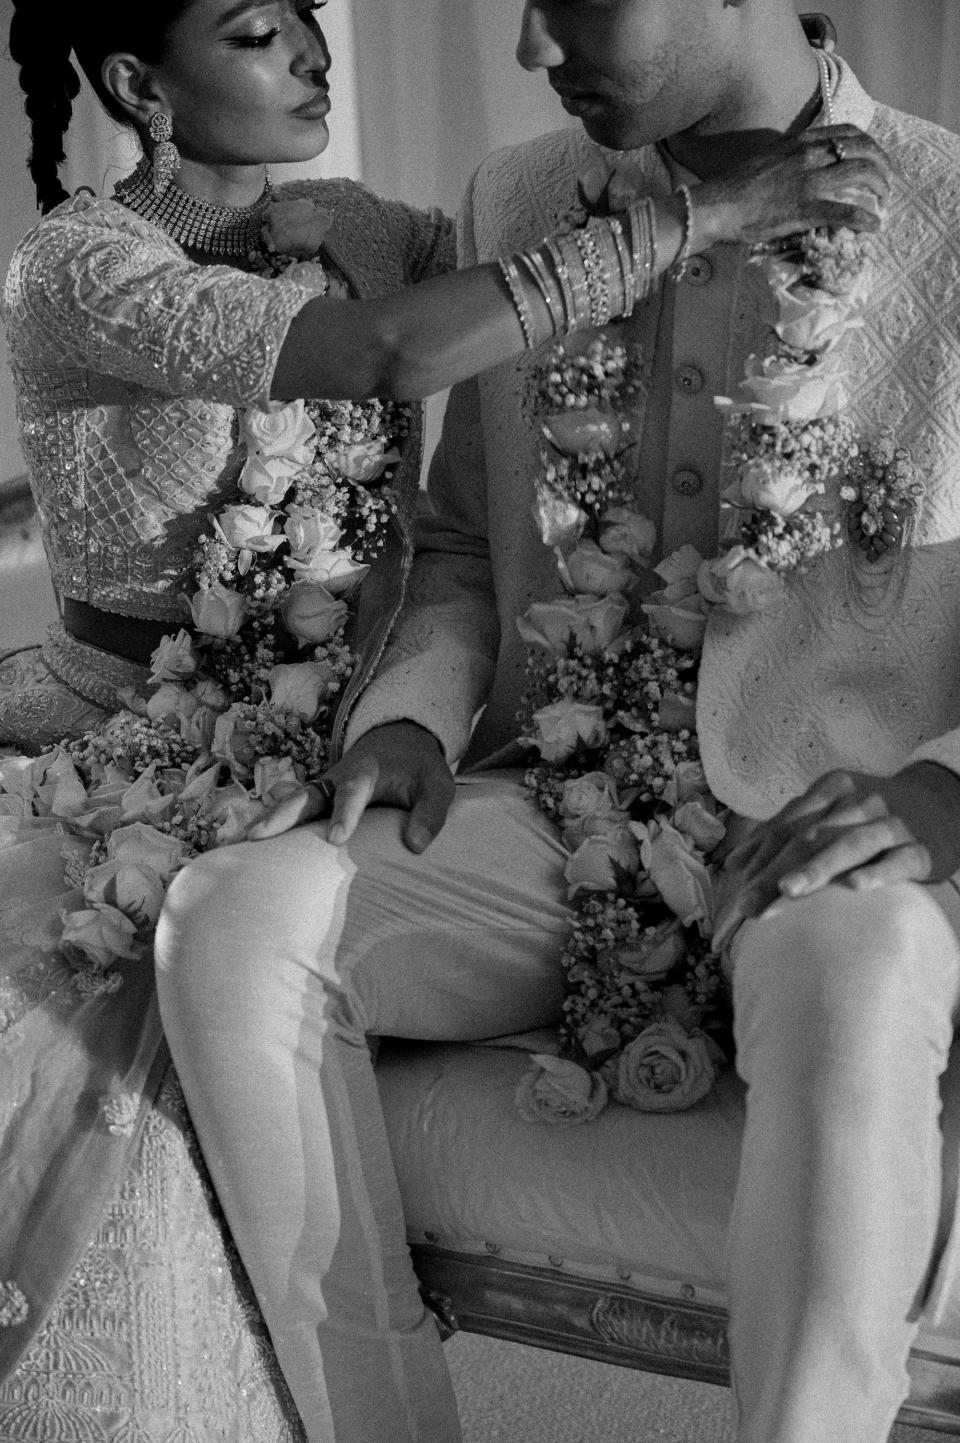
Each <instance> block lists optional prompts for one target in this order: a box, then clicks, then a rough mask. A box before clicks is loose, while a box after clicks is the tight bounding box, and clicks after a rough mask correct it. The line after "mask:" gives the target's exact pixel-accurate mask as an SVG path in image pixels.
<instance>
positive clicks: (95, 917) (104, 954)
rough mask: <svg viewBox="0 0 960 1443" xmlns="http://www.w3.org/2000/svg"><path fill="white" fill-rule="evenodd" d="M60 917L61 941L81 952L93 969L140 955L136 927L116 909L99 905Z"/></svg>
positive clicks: (140, 947)
mask: <svg viewBox="0 0 960 1443" xmlns="http://www.w3.org/2000/svg"><path fill="white" fill-rule="evenodd" d="M61 915H62V917H63V932H62V934H61V938H62V941H63V942H64V943H65V944H66V945H68V946H70V947H75V948H76V949H77V951H79V952H82V953H83V955H84V957H86V958H87V960H88V961H89V962H92V963H93V965H94V966H95V967H110V966H111V965H112V964H113V963H114V962H117V961H119V960H120V959H127V960H133V959H135V958H138V957H142V956H143V945H142V944H141V943H140V942H139V941H138V940H137V927H136V924H135V923H134V922H131V920H130V918H129V917H125V916H124V914H123V913H122V912H120V911H118V910H117V908H116V907H110V906H107V905H106V904H100V905H98V906H96V907H89V908H83V909H81V910H80V911H77V912H64V913H62V914H61Z"/></svg>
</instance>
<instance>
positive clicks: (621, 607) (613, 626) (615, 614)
mask: <svg viewBox="0 0 960 1443" xmlns="http://www.w3.org/2000/svg"><path fill="white" fill-rule="evenodd" d="M628 610H629V608H628V605H627V602H626V600H625V599H624V598H623V597H622V596H619V595H617V594H614V595H612V596H601V597H595V596H562V597H559V598H558V599H557V600H556V601H539V602H535V603H534V605H533V606H531V607H530V608H529V610H528V611H527V612H526V614H525V615H524V616H521V617H519V618H518V620H517V629H518V630H519V632H520V635H521V636H522V637H523V639H524V641H526V642H527V643H528V644H529V645H530V646H539V647H542V648H543V649H544V650H545V651H549V652H550V653H552V655H554V656H562V655H563V653H564V652H565V651H566V649H567V645H568V642H569V640H570V638H571V637H573V638H574V639H575V640H576V641H577V642H579V644H580V646H581V647H582V648H583V650H584V651H585V652H586V653H587V654H588V655H592V654H594V653H595V652H598V651H603V649H604V648H605V647H607V646H609V645H610V643H611V642H612V641H613V640H614V639H615V637H617V636H618V635H619V634H620V631H621V630H622V628H623V624H624V621H625V620H626V617H627V612H628Z"/></svg>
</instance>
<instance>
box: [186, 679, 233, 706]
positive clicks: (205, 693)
mask: <svg viewBox="0 0 960 1443" xmlns="http://www.w3.org/2000/svg"><path fill="white" fill-rule="evenodd" d="M193 694H194V696H195V697H196V698H197V701H198V702H199V703H200V705H201V706H208V707H209V708H210V709H211V711H226V709H227V707H228V706H229V705H230V698H229V696H228V695H227V693H226V691H225V690H224V688H223V687H222V686H221V685H220V683H219V682H218V681H214V680H213V678H212V677H209V676H202V677H199V678H198V679H197V683H196V686H195V687H194V691H193Z"/></svg>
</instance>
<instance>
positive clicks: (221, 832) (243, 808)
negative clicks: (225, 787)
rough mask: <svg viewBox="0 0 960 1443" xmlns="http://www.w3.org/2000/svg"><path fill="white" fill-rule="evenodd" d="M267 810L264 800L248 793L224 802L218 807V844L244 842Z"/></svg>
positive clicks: (216, 829) (220, 845) (216, 828)
mask: <svg viewBox="0 0 960 1443" xmlns="http://www.w3.org/2000/svg"><path fill="white" fill-rule="evenodd" d="M266 810H267V808H266V805H265V803H264V802H261V801H260V800H259V799H258V798H256V797H250V796H247V795H246V793H244V795H243V796H242V797H234V798H231V800H230V801H228V802H224V803H223V805H222V806H220V807H218V808H217V812H216V817H215V821H214V827H215V832H216V845H217V846H218V847H226V846H230V845H231V844H232V843H233V842H242V841H243V840H244V839H245V838H246V835H247V832H248V831H249V829H250V828H251V827H252V826H253V824H254V822H259V820H260V818H261V817H262V816H264V814H265V813H266Z"/></svg>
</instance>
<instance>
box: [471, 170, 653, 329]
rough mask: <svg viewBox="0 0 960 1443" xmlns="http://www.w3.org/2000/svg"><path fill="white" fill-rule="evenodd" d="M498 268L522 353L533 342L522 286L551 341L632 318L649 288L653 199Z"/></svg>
mask: <svg viewBox="0 0 960 1443" xmlns="http://www.w3.org/2000/svg"><path fill="white" fill-rule="evenodd" d="M499 265H500V270H501V273H502V275H503V277H504V280H505V281H506V283H507V288H508V290H509V292H510V296H511V299H512V301H513V305H514V309H515V310H516V313H517V316H518V318H519V321H520V325H521V328H522V330H523V334H524V338H525V340H526V342H527V346H528V348H530V349H532V348H533V347H534V346H535V345H536V339H535V336H534V325H533V318H532V309H531V305H530V294H529V291H528V290H527V287H528V286H533V287H534V289H535V291H536V293H537V294H538V295H539V297H540V299H541V300H542V302H543V305H544V309H545V310H546V312H547V314H548V315H549V317H550V321H551V326H552V332H553V336H558V335H566V334H568V333H569V332H571V331H583V330H598V329H600V328H601V327H603V326H605V325H607V324H608V323H609V322H610V321H612V320H614V319H616V318H618V317H620V316H630V315H632V314H633V311H634V308H635V307H636V305H637V304H638V303H639V302H640V301H642V300H645V299H646V297H647V296H648V295H649V294H650V291H651V290H652V288H653V279H654V273H655V270H656V220H655V215H654V209H653V202H652V200H650V199H649V198H646V199H644V200H641V201H638V202H637V203H636V204H635V205H633V206H631V207H630V209H629V210H628V211H625V212H623V214H622V215H615V216H609V217H602V218H601V217H594V218H593V219H592V220H590V221H589V222H588V223H587V224H586V225H585V226H583V227H582V228H581V229H580V230H575V231H571V232H568V233H566V234H564V235H557V236H549V237H547V239H545V240H544V241H543V242H542V243H541V244H540V245H539V246H538V247H536V249H534V250H530V251H517V252H516V253H515V254H513V255H512V256H507V257H504V258H502V259H501V260H500V262H499Z"/></svg>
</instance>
